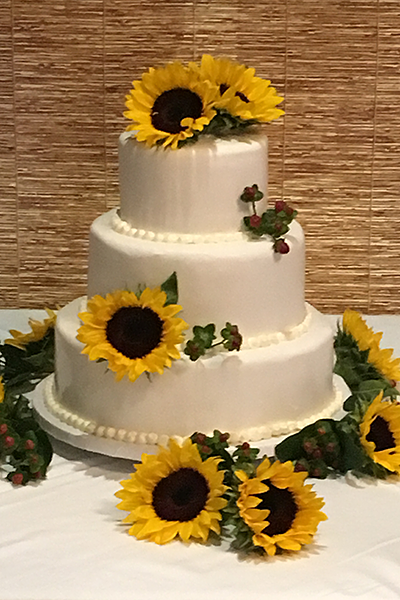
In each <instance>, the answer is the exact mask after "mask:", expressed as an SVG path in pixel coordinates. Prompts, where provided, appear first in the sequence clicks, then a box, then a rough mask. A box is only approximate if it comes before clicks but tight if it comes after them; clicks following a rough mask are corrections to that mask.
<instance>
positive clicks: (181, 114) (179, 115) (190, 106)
mask: <svg viewBox="0 0 400 600" xmlns="http://www.w3.org/2000/svg"><path fill="white" fill-rule="evenodd" d="M202 110H203V102H202V100H201V98H200V96H198V95H197V94H196V93H195V92H193V91H192V90H188V89H187V88H173V89H172V90H167V91H165V92H163V93H162V94H160V95H159V96H158V98H157V99H156V101H155V102H154V104H153V108H152V111H151V122H152V124H153V127H155V129H159V130H160V131H167V132H168V133H179V132H180V131H183V130H184V129H185V128H184V127H182V125H181V121H182V119H185V118H186V117H191V118H192V119H198V118H199V117H201V113H202Z"/></svg>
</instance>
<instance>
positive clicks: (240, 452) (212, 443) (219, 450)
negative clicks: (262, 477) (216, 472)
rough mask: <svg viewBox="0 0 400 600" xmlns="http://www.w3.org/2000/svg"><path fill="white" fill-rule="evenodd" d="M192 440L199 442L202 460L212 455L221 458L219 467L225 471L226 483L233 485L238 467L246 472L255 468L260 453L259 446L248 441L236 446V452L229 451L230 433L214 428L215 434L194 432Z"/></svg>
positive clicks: (198, 446)
mask: <svg viewBox="0 0 400 600" xmlns="http://www.w3.org/2000/svg"><path fill="white" fill-rule="evenodd" d="M190 439H191V440H192V442H194V443H195V444H197V448H198V450H199V453H200V456H201V459H202V460H206V459H207V458H209V457H210V456H215V457H219V458H221V459H222V460H221V462H220V463H219V465H218V468H219V469H220V470H221V471H225V478H224V483H225V485H227V486H231V485H232V483H233V481H234V473H235V471H237V470H238V469H242V470H244V471H246V472H248V471H249V470H250V471H252V470H254V463H255V461H256V459H257V455H258V454H259V452H260V451H259V449H258V448H252V447H251V446H250V444H249V443H248V442H243V443H242V444H239V445H238V446H236V449H235V450H234V452H229V450H228V449H229V433H222V432H221V431H219V430H218V429H214V432H213V435H210V436H207V435H205V434H204V433H198V432H196V433H193V435H191V436H190Z"/></svg>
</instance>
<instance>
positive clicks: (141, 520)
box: [115, 438, 227, 544]
mask: <svg viewBox="0 0 400 600" xmlns="http://www.w3.org/2000/svg"><path fill="white" fill-rule="evenodd" d="M219 462H220V460H219V459H217V458H213V457H209V458H208V459H207V460H206V461H205V462H203V461H202V460H201V457H200V454H199V451H198V449H197V445H196V444H193V443H192V441H191V440H190V439H189V438H188V439H186V440H185V441H184V442H183V444H178V442H177V441H176V440H174V439H171V440H170V441H169V446H168V448H166V447H160V449H159V451H158V453H157V454H156V455H148V454H143V456H142V463H141V464H140V465H138V466H137V469H136V471H135V473H132V474H131V476H130V479H127V480H124V481H122V482H121V485H122V486H123V490H118V491H117V492H116V494H115V495H116V497H117V498H120V499H122V502H120V503H119V504H118V505H117V506H118V508H120V509H121V510H130V514H129V515H128V517H127V518H126V519H125V522H127V523H129V524H132V527H131V528H130V529H129V533H130V534H131V535H134V536H135V537H137V538H138V539H148V540H150V541H153V542H155V543H157V544H164V543H167V542H169V541H171V540H172V539H173V538H175V537H176V536H179V537H180V538H181V539H183V540H184V541H188V540H189V539H191V538H195V539H200V540H202V541H206V540H207V538H208V535H209V532H210V531H215V532H217V533H218V532H219V531H220V525H219V521H220V520H221V518H222V515H221V513H220V510H221V509H222V508H224V507H225V506H226V503H227V500H226V499H225V498H222V495H223V494H224V493H225V491H226V486H225V485H224V484H223V477H224V474H223V472H222V471H220V470H219V469H218V464H219ZM182 469H184V473H185V475H184V477H187V470H188V469H189V470H190V471H193V472H197V473H198V474H199V476H200V480H201V479H203V481H204V482H205V483H206V488H207V489H208V493H207V497H206V498H205V499H204V505H203V506H202V507H201V506H200V507H199V509H198V513H197V514H195V515H193V518H191V519H187V520H184V519H182V520H181V521H177V520H175V518H174V519H171V518H170V517H169V515H171V514H173V515H174V516H176V515H177V514H179V513H176V512H173V513H169V512H168V510H170V509H168V508H165V509H163V508H162V507H165V506H172V505H174V496H173V493H172V492H168V481H169V480H168V478H169V477H170V476H171V475H172V474H175V473H178V472H179V471H180V470H182ZM174 476H175V475H174ZM196 480H197V479H196V478H195V479H194V481H196ZM161 481H163V486H164V487H163V489H164V491H163V492H162V493H165V494H167V496H166V499H167V500H168V502H167V503H165V502H161V504H159V502H158V501H156V500H155V499H154V498H155V497H154V491H155V489H156V486H158V484H160V482H161ZM181 481H185V479H183V480H181ZM188 485H189V484H188ZM191 485H194V484H193V483H192V484H191ZM157 489H160V488H157ZM189 489H190V490H191V489H192V488H189ZM201 489H202V491H201V492H200V491H199V493H201V494H204V487H203V486H202V488H201ZM165 490H166V491H165ZM159 493H161V492H157V494H159ZM168 493H171V495H170V496H168ZM190 493H192V491H190ZM189 495H190V494H189ZM157 498H158V496H157ZM160 507H161V508H160ZM163 510H165V511H166V512H165V514H164V512H163ZM179 510H184V508H182V505H180V504H177V505H175V508H174V511H179ZM158 511H159V512H158Z"/></svg>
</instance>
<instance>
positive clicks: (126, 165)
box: [119, 133, 267, 234]
mask: <svg viewBox="0 0 400 600" xmlns="http://www.w3.org/2000/svg"><path fill="white" fill-rule="evenodd" d="M119 167H120V169H119V173H120V194H121V218H122V219H123V220H124V221H126V222H127V223H129V224H130V225H131V226H132V227H135V228H137V229H143V230H146V231H147V230H150V231H152V232H157V233H160V232H162V233H164V232H167V233H181V234H185V233H189V234H208V233H219V234H221V233H226V232H235V231H238V230H239V229H240V222H241V219H242V218H243V217H244V216H245V215H247V214H249V213H248V207H246V205H245V203H244V202H242V201H241V200H240V195H241V193H242V192H243V189H244V188H245V187H246V186H251V185H253V184H254V183H256V184H257V185H258V187H259V188H260V190H262V191H263V192H264V193H266V190H267V138H266V137H265V136H263V135H251V136H250V135H241V136H240V137H238V138H232V137H231V138H226V139H216V138H213V137H210V136H205V137H204V138H202V139H201V140H199V141H198V142H197V143H196V144H193V145H191V144H190V145H187V146H185V147H183V148H180V149H179V150H171V149H170V148H165V149H163V148H157V147H153V148H147V147H146V146H145V145H144V144H141V143H139V142H137V141H136V140H135V139H134V138H132V135H131V134H130V133H123V134H122V135H121V136H120V139H119ZM257 204H258V208H259V210H260V212H261V213H262V212H263V210H265V208H266V204H265V198H264V199H263V200H262V201H260V202H258V203H257Z"/></svg>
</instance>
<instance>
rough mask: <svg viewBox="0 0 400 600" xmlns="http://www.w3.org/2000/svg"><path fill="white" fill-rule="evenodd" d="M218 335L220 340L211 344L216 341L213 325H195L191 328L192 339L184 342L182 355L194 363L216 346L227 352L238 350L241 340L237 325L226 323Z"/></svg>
mask: <svg viewBox="0 0 400 600" xmlns="http://www.w3.org/2000/svg"><path fill="white" fill-rule="evenodd" d="M220 334H221V337H222V340H220V341H219V342H216V343H213V342H214V340H216V339H217V336H216V335H215V325H214V323H209V324H208V325H206V326H205V327H201V326H200V325H195V326H194V327H193V338H192V339H190V340H188V341H187V342H186V345H185V348H184V353H185V354H186V355H187V356H189V358H190V360H192V361H196V360H198V359H199V358H200V356H204V354H205V353H206V352H207V350H210V349H211V348H216V347H217V346H223V347H224V348H225V349H226V350H228V351H229V352H231V351H232V350H237V351H239V350H240V348H241V345H242V341H243V338H242V335H241V334H240V333H239V329H238V326H237V325H232V324H231V323H229V322H227V323H226V325H225V327H224V328H223V329H221V332H220Z"/></svg>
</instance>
